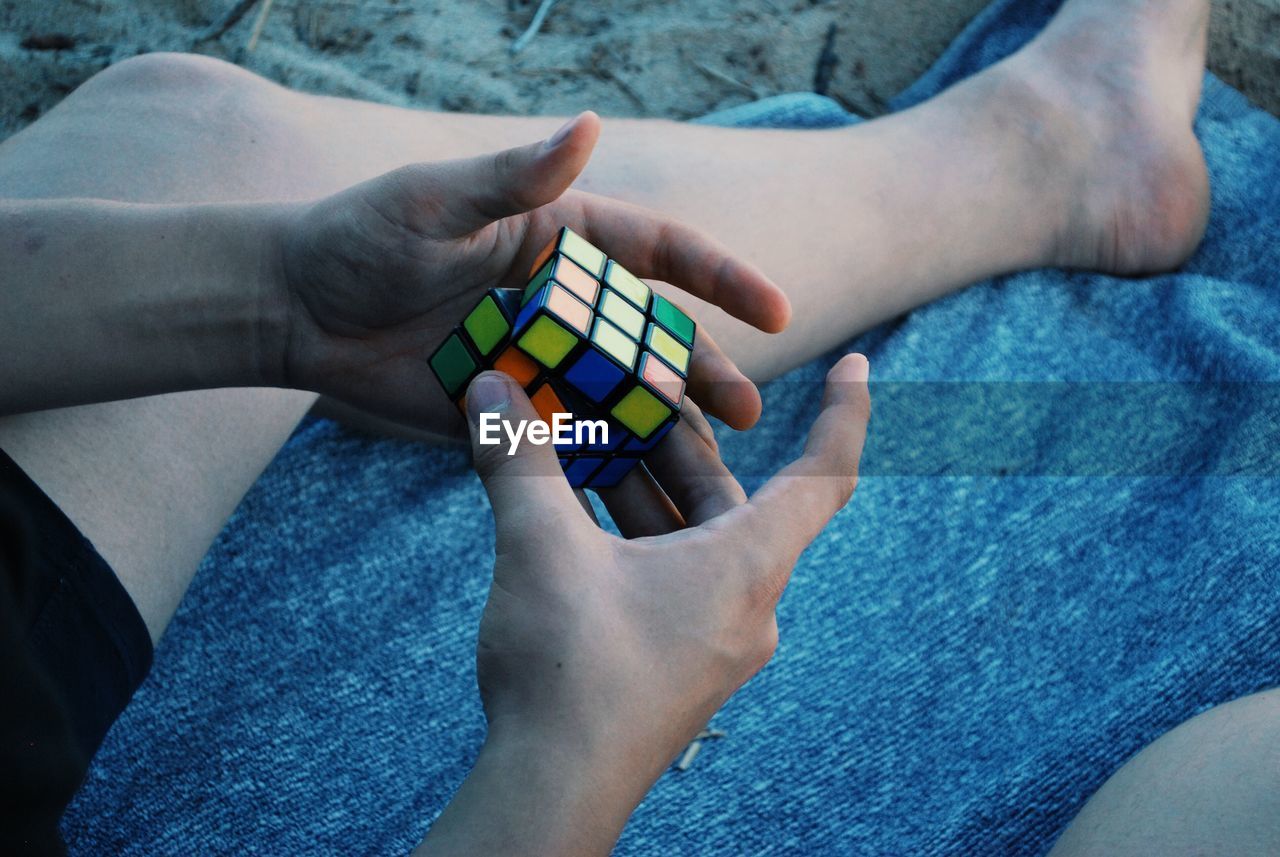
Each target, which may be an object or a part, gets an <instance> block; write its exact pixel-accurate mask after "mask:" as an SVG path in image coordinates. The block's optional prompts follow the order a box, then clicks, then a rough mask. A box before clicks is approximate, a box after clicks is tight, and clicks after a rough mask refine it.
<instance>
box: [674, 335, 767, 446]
mask: <svg viewBox="0 0 1280 857" xmlns="http://www.w3.org/2000/svg"><path fill="white" fill-rule="evenodd" d="M688 393H689V396H690V397H691V398H693V399H695V400H697V401H698V402H699V403H701V405H702V407H703V408H704V409H705V410H706V412H707V413H709V414H711V415H712V416H714V417H719V418H720V419H722V420H724V421H725V422H726V423H728V424H729V425H730V426H731V427H732V428H735V429H737V430H738V431H745V430H746V429H749V428H751V427H752V426H753V425H755V424H756V421H757V420H759V419H760V411H761V409H762V408H763V405H762V403H761V401H760V391H759V390H757V389H756V385H755V384H753V383H751V380H750V379H748V378H747V376H746V375H743V374H742V372H741V371H740V370H739V369H738V367H737V365H735V364H734V362H733V361H732V360H730V359H729V358H728V356H726V355H725V353H724V352H723V351H721V350H720V346H719V345H717V344H716V342H715V340H714V339H712V338H711V334H709V333H708V332H707V329H706V328H705V327H703V328H700V329H699V330H698V334H697V338H696V341H695V342H694V346H693V356H692V357H691V358H690V361H689V390H688Z"/></svg>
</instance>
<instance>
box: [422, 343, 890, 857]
mask: <svg viewBox="0 0 1280 857" xmlns="http://www.w3.org/2000/svg"><path fill="white" fill-rule="evenodd" d="M866 378H867V363H866V360H865V359H864V358H862V357H861V356H858V355H853V356H850V357H846V358H845V359H844V360H842V361H841V362H839V363H838V364H837V365H836V366H835V367H834V368H833V369H832V370H831V372H830V373H829V375H828V379H827V389H826V393H825V396H824V401H823V410H822V413H821V414H820V415H819V417H818V420H817V422H816V423H815V424H814V427H813V429H812V431H811V433H810V436H809V440H808V442H807V444H806V446H805V452H804V455H803V456H802V457H801V458H800V459H799V460H797V461H795V462H794V463H792V464H791V465H790V466H788V467H787V468H786V469H784V470H783V471H782V472H781V473H779V474H778V475H777V476H775V477H774V478H773V479H772V480H771V481H769V482H768V483H767V484H766V485H765V486H764V487H763V488H761V489H760V490H759V491H758V492H757V493H756V494H755V495H754V496H753V497H752V498H751V499H750V500H747V499H746V497H745V495H744V494H743V491H742V489H741V487H739V485H738V483H737V481H736V480H735V479H734V478H733V476H732V475H731V474H730V473H729V472H728V470H727V469H726V468H725V467H724V465H723V464H722V463H721V462H720V459H719V456H718V454H717V453H716V451H715V449H714V448H713V447H714V441H713V440H710V439H709V436H708V435H707V434H705V433H704V432H701V431H699V429H698V428H697V422H698V421H697V420H696V419H695V420H685V421H681V422H680V423H679V424H677V426H676V428H675V429H674V430H673V431H672V433H671V434H670V435H669V436H668V439H667V440H666V441H665V442H664V443H663V444H661V445H660V446H659V447H658V448H657V449H656V450H655V451H654V452H653V453H652V454H651V456H650V459H649V460H648V462H647V463H648V465H649V467H650V469H651V470H652V473H653V477H654V478H655V479H656V480H657V482H658V483H659V484H660V487H661V488H662V489H663V490H662V492H661V494H662V497H661V498H655V499H654V501H653V502H650V503H648V504H646V503H645V501H644V500H643V499H642V498H643V497H644V496H645V495H646V489H640V490H638V491H634V492H633V493H632V494H631V495H630V496H628V497H626V498H625V501H624V500H623V498H621V497H619V496H617V495H615V496H614V497H613V498H612V501H613V502H612V505H611V508H610V512H611V514H612V515H613V516H614V518H615V520H616V521H617V522H618V523H619V526H620V528H621V529H623V531H624V532H626V530H627V529H634V528H636V527H637V526H640V527H641V528H647V529H650V530H653V531H656V530H658V529H663V528H660V527H655V526H654V522H655V521H657V520H660V519H661V517H662V516H663V515H664V514H671V515H674V516H677V517H672V518H671V526H679V525H680V524H683V526H682V527H680V528H678V529H673V530H671V531H669V532H666V533H664V534H662V535H655V536H650V537H644V538H636V539H630V540H627V539H620V538H617V537H615V536H613V535H611V534H609V533H606V532H605V531H603V530H601V529H600V528H599V527H597V526H596V525H595V523H594V522H593V521H592V520H591V518H590V516H589V515H588V513H587V512H586V511H585V510H584V509H583V507H582V506H581V505H580V504H579V500H578V498H576V497H575V496H574V492H573V491H572V490H571V489H570V488H569V486H568V483H567V482H566V481H565V480H564V478H563V476H562V475H561V472H560V468H559V465H558V463H557V459H556V456H555V454H554V452H553V450H552V448H551V447H549V446H547V447H537V446H532V445H528V444H526V445H524V446H522V447H520V449H519V450H518V451H517V452H516V454H515V455H511V456H509V455H507V450H506V446H505V445H503V446H480V445H478V444H474V438H475V431H474V429H473V432H472V435H473V444H474V446H473V448H474V452H475V461H476V468H477V470H478V471H479V473H480V476H481V478H482V480H483V481H484V485H485V488H486V490H487V491H488V493H489V498H490V500H491V502H492V505H493V511H494V518H495V522H496V527H497V546H496V553H497V560H496V564H495V567H494V580H493V586H492V588H491V590H490V594H489V600H488V603H487V605H486V606H485V611H484V616H483V619H482V620H481V625H480V636H479V643H478V653H477V672H478V677H479V684H480V692H481V696H482V699H483V702H484V708H485V713H486V715H487V717H488V721H489V734H488V738H487V740H486V743H485V747H484V750H483V751H482V752H481V756H480V759H479V760H478V761H477V764H476V767H475V770H474V771H473V773H472V775H471V777H469V778H468V781H467V783H466V784H465V785H464V787H463V789H462V791H460V792H459V796H458V798H457V799H455V802H454V804H452V805H451V806H450V808H449V809H448V810H446V813H445V815H444V816H442V817H441V819H440V821H438V822H437V824H436V826H435V827H434V828H433V829H432V834H431V836H430V837H429V838H428V840H427V842H426V843H425V845H426V851H427V852H428V853H435V851H437V850H438V851H443V852H448V851H450V850H457V851H459V852H462V853H465V852H467V851H468V850H469V851H471V852H472V853H488V854H503V853H523V854H539V853H557V854H563V853H574V854H578V853H582V854H603V853H607V852H608V851H609V849H610V848H611V846H612V844H613V842H614V840H615V839H616V837H617V835H618V834H619V832H620V831H621V829H622V826H623V824H624V823H625V821H626V818H627V816H628V815H629V814H630V812H631V810H632V809H633V808H634V807H635V806H636V804H637V803H638V802H639V801H640V799H641V798H642V797H643V795H644V794H645V792H646V791H648V789H649V787H650V786H651V785H652V784H653V782H654V780H656V779H657V777H658V776H659V775H660V774H661V773H662V771H663V770H664V769H665V768H666V766H667V765H669V764H670V762H671V761H672V759H673V758H674V757H675V756H676V754H677V753H678V752H679V750H680V749H681V748H682V747H683V746H684V745H685V744H686V743H687V742H688V741H689V740H690V739H691V738H692V737H693V735H694V734H695V733H696V732H697V731H698V730H699V729H701V728H702V727H703V726H705V724H706V723H707V721H708V720H709V719H710V717H711V716H712V714H714V713H715V712H716V710H717V709H719V708H720V706H721V705H722V704H723V703H724V702H725V700H726V699H727V698H728V697H729V696H730V695H731V694H732V693H733V692H734V691H735V690H737V688H738V687H740V686H741V685H742V683H743V682H745V681H746V680H747V679H748V678H750V677H751V676H752V675H754V674H755V673H756V672H757V671H758V670H759V669H760V668H761V667H762V666H763V665H764V664H765V663H766V662H767V661H768V660H769V658H770V657H771V656H772V654H773V651H774V646H775V645H776V641H777V633H778V630H777V624H776V621H775V618H774V609H775V607H776V605H777V602H778V599H779V597H780V596H781V594H782V590H783V588H784V587H785V586H786V583H787V580H788V577H789V576H790V574H791V570H792V567H793V566H794V564H795V562H796V560H797V558H798V557H799V555H800V553H801V552H802V551H803V550H804V549H805V547H806V546H807V545H808V544H809V542H810V541H812V540H813V539H814V538H815V537H816V536H817V535H818V533H819V532H820V531H821V530H822V528H823V527H824V526H825V525H826V523H827V521H828V520H829V519H830V518H831V516H832V515H833V514H835V512H837V511H838V510H839V509H840V508H841V507H842V506H843V505H844V504H845V502H846V501H847V500H848V499H849V497H850V495H851V493H852V491H853V489H854V486H855V484H856V481H857V465H858V459H859V455H860V453H861V449H862V443H863V438H864V436H865V430H866V423H867V419H868V416H869V413H870V400H869V398H868V394H867V386H866ZM468 405H469V408H470V409H471V419H472V421H473V425H474V421H475V419H476V414H477V413H479V412H482V411H483V412H500V413H501V415H502V418H503V419H506V420H512V421H516V420H520V419H532V418H534V417H535V413H534V410H533V408H532V406H531V405H530V404H529V401H528V399H527V398H526V397H525V396H524V394H523V393H522V392H521V391H520V389H519V387H518V386H517V385H515V384H514V383H513V382H511V381H510V380H509V379H506V378H505V376H502V375H499V374H496V373H487V374H484V375H481V376H480V377H479V378H478V379H477V380H476V381H475V382H473V384H472V386H471V389H470V392H469V394H468ZM641 470H642V471H643V469H641ZM633 476H634V479H633ZM633 476H629V477H628V479H627V480H624V485H626V484H627V482H628V481H629V480H630V481H632V482H635V481H636V480H638V479H640V478H641V477H640V476H635V475H634V474H633ZM651 496H652V495H651ZM667 498H669V500H670V503H671V505H672V507H673V509H672V510H671V511H670V512H664V510H663V509H662V508H661V505H660V500H662V499H667ZM606 502H607V503H609V502H610V501H609V500H606ZM655 504H656V505H655ZM646 505H648V506H650V508H645V506H646ZM481 820H483V824H481V823H480V821H481ZM477 831H482V832H481V833H477ZM476 835H483V836H485V837H487V838H485V839H483V840H480V841H477V840H475V839H473V838H470V837H473V836H476Z"/></svg>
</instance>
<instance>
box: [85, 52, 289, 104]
mask: <svg viewBox="0 0 1280 857" xmlns="http://www.w3.org/2000/svg"><path fill="white" fill-rule="evenodd" d="M254 86H262V87H266V86H271V84H269V83H268V82H267V81H265V80H263V79H262V78H260V77H258V76H257V75H255V74H253V73H251V72H248V71H245V70H244V69H242V68H240V67H239V66H237V65H234V64H232V63H229V62H225V61H223V60H220V59H215V58H213V57H206V56H200V55H199V54H178V53H151V54H140V55H138V56H136V57H130V58H129V59H127V60H122V61H121V62H118V63H115V64H114V65H111V66H108V67H107V68H105V69H103V70H102V71H100V72H98V73H97V74H96V75H94V76H93V77H92V78H90V79H89V80H88V81H87V82H86V83H85V84H84V86H83V87H81V89H82V90H84V91H86V92H93V93H94V94H97V95H108V94H122V95H126V96H129V97H139V96H141V97H164V96H172V95H175V94H178V95H184V96H185V95H208V94H209V93H212V92H218V91H222V90H226V89H232V88H241V87H254Z"/></svg>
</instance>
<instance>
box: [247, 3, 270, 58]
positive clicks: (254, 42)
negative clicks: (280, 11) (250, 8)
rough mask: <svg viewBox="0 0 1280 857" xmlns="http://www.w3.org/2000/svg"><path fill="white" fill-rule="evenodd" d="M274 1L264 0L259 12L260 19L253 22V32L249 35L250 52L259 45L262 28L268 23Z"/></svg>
mask: <svg viewBox="0 0 1280 857" xmlns="http://www.w3.org/2000/svg"><path fill="white" fill-rule="evenodd" d="M274 2H275V0H263V3H262V11H261V12H259V13H258V20H256V21H254V22H253V33H252V34H250V36H249V47H248V51H249V52H250V53H253V49H254V48H256V47H257V46H258V39H259V38H260V37H261V36H262V28H263V27H265V26H266V25H267V16H268V15H270V14H271V4H272V3H274Z"/></svg>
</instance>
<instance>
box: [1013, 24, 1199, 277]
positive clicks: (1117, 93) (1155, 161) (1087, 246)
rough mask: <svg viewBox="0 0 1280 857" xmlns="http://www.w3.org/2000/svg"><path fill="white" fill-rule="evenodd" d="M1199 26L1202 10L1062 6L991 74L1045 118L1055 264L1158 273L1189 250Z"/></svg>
mask: <svg viewBox="0 0 1280 857" xmlns="http://www.w3.org/2000/svg"><path fill="white" fill-rule="evenodd" d="M1208 20H1209V3H1208V0H1069V2H1068V3H1067V4H1066V5H1065V6H1063V8H1062V10H1061V11H1060V12H1059V13H1058V15H1057V16H1056V17H1055V18H1054V20H1053V21H1052V22H1051V23H1050V25H1049V26H1048V27H1047V28H1045V30H1044V32H1042V33H1041V34H1040V35H1039V36H1038V37H1037V38H1036V39H1035V40H1034V41H1033V42H1031V44H1029V45H1028V46H1027V47H1025V48H1024V49H1023V50H1021V51H1020V52H1018V53H1017V54H1015V55H1014V56H1012V57H1010V58H1009V59H1008V60H1006V61H1005V62H1003V63H1001V64H1000V65H998V66H996V67H995V72H996V75H997V76H1003V79H1002V84H1001V85H1002V86H1003V87H1004V88H1005V89H1008V88H1010V87H1012V88H1015V89H1019V88H1020V89H1021V94H1020V96H1019V97H1021V98H1023V99H1026V98H1028V97H1029V98H1031V99H1032V100H1035V101H1038V102H1039V108H1038V109H1040V110H1042V111H1046V113H1045V114H1044V115H1046V116H1047V117H1048V118H1047V121H1046V122H1045V125H1044V128H1047V129H1051V131H1050V133H1049V134H1048V135H1047V138H1048V139H1047V141H1046V146H1045V150H1046V151H1049V149H1050V148H1051V147H1052V148H1055V149H1056V151H1055V152H1054V154H1053V155H1052V156H1051V157H1053V158H1055V159H1056V162H1055V163H1052V164H1048V165H1046V168H1047V169H1050V170H1056V171H1058V172H1059V177H1060V178H1062V179H1064V183H1062V184H1060V183H1057V182H1055V183H1054V184H1055V185H1057V186H1058V187H1059V188H1060V189H1061V190H1062V192H1063V194H1064V195H1063V196H1062V197H1060V198H1061V199H1062V204H1063V215H1064V219H1063V223H1062V226H1061V228H1060V229H1059V237H1058V239H1057V241H1056V242H1055V248H1054V256H1055V261H1056V263H1057V264H1059V265H1062V266H1065V267H1071V268H1087V269H1090V270H1101V271H1107V272H1110V273H1117V274H1141V273H1150V272H1154V271H1165V270H1170V269H1172V268H1176V267H1177V266H1178V265H1180V264H1181V263H1182V262H1184V261H1185V260H1186V259H1187V257H1189V256H1190V255H1191V253H1192V252H1193V251H1194V250H1195V248H1196V246H1197V245H1198V244H1199V243H1200V239H1201V238H1202V237H1203V235H1204V229H1205V224H1206V221H1207V219H1208V214H1209V180H1208V175H1207V173H1206V170H1205V164H1204V155H1203V153H1202V152H1201V149H1200V144H1199V143H1198V142H1197V140H1196V138H1195V135H1194V134H1193V132H1192V122H1193V120H1194V117H1195V112H1196V107H1197V105H1198V103H1199V100H1200V87H1201V81H1202V80H1203V75H1204V59H1205V43H1206V33H1207V28H1208ZM1064 159H1065V161H1064Z"/></svg>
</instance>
